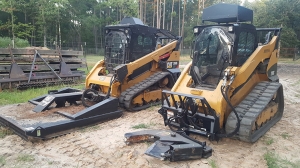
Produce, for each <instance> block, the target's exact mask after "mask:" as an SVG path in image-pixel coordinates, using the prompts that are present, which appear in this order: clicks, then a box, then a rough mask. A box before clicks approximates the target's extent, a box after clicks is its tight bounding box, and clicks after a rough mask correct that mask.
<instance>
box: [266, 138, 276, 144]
mask: <svg viewBox="0 0 300 168" xmlns="http://www.w3.org/2000/svg"><path fill="white" fill-rule="evenodd" d="M265 143H266V144H267V145H271V144H272V143H274V139H273V138H267V139H266V141H265Z"/></svg>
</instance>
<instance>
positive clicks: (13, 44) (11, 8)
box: [10, 1, 15, 48]
mask: <svg viewBox="0 0 300 168" xmlns="http://www.w3.org/2000/svg"><path fill="white" fill-rule="evenodd" d="M10 10H11V11H10V16H11V33H12V37H13V39H12V48H15V31H14V27H15V26H14V11H13V6H12V3H11V1H10Z"/></svg>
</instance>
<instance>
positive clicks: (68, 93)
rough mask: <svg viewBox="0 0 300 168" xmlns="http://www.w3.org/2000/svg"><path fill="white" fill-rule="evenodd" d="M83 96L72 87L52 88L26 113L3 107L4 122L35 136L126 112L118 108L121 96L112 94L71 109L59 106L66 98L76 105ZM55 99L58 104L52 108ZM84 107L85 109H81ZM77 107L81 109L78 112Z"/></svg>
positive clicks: (53, 134)
mask: <svg viewBox="0 0 300 168" xmlns="http://www.w3.org/2000/svg"><path fill="white" fill-rule="evenodd" d="M81 96H82V92H79V90H77V89H72V88H64V89H61V90H58V91H57V90H56V91H50V92H49V94H47V95H43V96H40V97H37V98H34V99H32V100H30V101H29V102H31V103H32V104H34V105H36V107H35V108H34V109H33V110H24V111H22V113H20V112H12V111H1V112H0V124H1V125H4V126H7V127H9V128H11V129H12V130H13V131H14V132H15V133H16V134H18V135H19V136H21V137H22V138H24V139H26V140H35V139H49V138H53V137H57V136H60V135H63V134H67V133H69V132H71V131H74V130H76V129H78V128H80V127H84V126H88V125H91V124H96V123H99V122H101V121H105V120H110V119H114V118H118V117H120V116H122V111H121V110H119V109H118V103H119V100H118V99H116V98H112V97H111V98H107V99H105V100H103V101H101V102H99V103H97V104H95V105H93V106H91V107H88V108H83V107H82V106H81V107H79V106H77V107H76V106H73V110H72V111H70V110H69V112H64V111H57V110H59V108H58V109H57V107H65V103H66V102H68V103H70V105H73V104H75V105H76V104H77V103H76V101H80V100H81ZM54 102H55V103H56V107H53V108H49V107H51V105H52V104H53V103H54ZM20 108H21V107H20ZM68 108H70V107H68ZM80 108H82V110H78V109H80ZM61 109H63V108H61ZM65 110H67V108H65ZM76 110H78V111H79V112H74V111H76Z"/></svg>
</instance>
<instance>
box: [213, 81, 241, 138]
mask: <svg viewBox="0 0 300 168" xmlns="http://www.w3.org/2000/svg"><path fill="white" fill-rule="evenodd" d="M229 87H230V85H229V86H222V87H221V93H222V96H223V97H224V99H225V101H226V102H227V104H228V105H229V106H230V108H231V109H232V110H233V112H234V114H235V116H236V120H237V123H236V127H235V129H234V130H233V131H232V132H230V133H226V134H217V136H218V137H220V138H227V137H232V136H233V135H235V134H236V133H237V132H238V131H239V129H240V125H241V123H240V118H239V116H238V114H237V112H236V110H235V108H234V107H233V105H232V104H231V102H230V101H229V99H228V90H229ZM224 88H225V90H224ZM224 91H225V93H224Z"/></svg>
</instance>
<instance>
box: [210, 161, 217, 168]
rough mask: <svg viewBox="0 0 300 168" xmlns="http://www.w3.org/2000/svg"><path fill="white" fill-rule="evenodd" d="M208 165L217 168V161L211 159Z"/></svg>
mask: <svg viewBox="0 0 300 168" xmlns="http://www.w3.org/2000/svg"><path fill="white" fill-rule="evenodd" d="M208 164H209V165H210V166H211V167H212V168H217V167H218V166H217V163H216V161H215V160H213V159H211V160H209V161H208Z"/></svg>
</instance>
